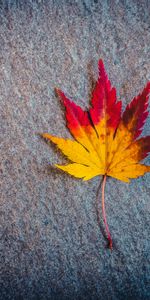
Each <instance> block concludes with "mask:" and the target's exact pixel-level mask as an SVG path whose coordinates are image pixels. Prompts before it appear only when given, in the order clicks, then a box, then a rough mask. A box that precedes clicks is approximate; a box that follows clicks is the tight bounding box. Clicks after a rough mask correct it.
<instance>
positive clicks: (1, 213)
mask: <svg viewBox="0 0 150 300" xmlns="http://www.w3.org/2000/svg"><path fill="white" fill-rule="evenodd" d="M148 2H149V1H144V0H143V1H136V0H134V1H117V0H116V1H98V0H95V1H88V0H84V1H78V0H76V1H58V0H57V1H46V0H45V1H44V0H43V1H42V0H41V1H31V0H29V1H25V0H24V1H23V0H22V1H19V0H18V1H17V0H9V1H0V92H1V93H0V111H1V119H0V122H1V125H0V128H1V159H2V165H1V178H2V186H1V187H2V188H1V200H0V206H1V207H0V224H1V228H0V230H1V235H0V251H1V252H0V275H1V276H0V286H1V287H0V299H2V300H3V299H11V300H13V299H24V300H30V299H35V300H36V299H49V300H50V299H54V300H55V299H62V300H63V299H69V300H70V299H94V300H96V299H99V300H101V299H106V300H107V299H108V300H109V299H113V300H117V299H118V300H120V299H133V300H134V299H136V300H144V299H146V300H148V299H150V293H149V292H150V290H149V289H148V281H149V278H150V267H149V266H150V251H149V250H150V247H149V241H148V239H149V232H150V231H149V211H150V204H149V198H150V183H149V180H150V174H147V175H145V176H144V177H141V178H139V179H136V180H133V181H132V183H131V184H125V183H123V182H120V181H117V180H115V179H111V178H110V179H108V181H107V186H106V209H107V217H108V222H109V226H110V230H111V232H112V236H113V239H114V243H115V245H114V250H113V251H112V252H110V251H109V250H108V249H107V248H106V241H105V239H104V237H103V234H102V231H101V230H100V228H99V226H98V222H97V213H96V204H95V201H96V189H97V186H98V184H99V180H100V179H99V178H94V179H92V180H91V181H88V182H85V183H84V182H82V181H80V180H76V179H74V178H72V177H71V176H69V175H67V174H64V173H63V172H61V171H58V170H55V169H53V168H52V165H53V164H54V163H56V162H59V163H63V162H66V159H65V158H64V157H63V156H62V155H61V154H60V153H59V151H57V150H56V149H55V147H53V146H52V145H50V146H49V145H47V144H46V143H45V142H44V141H43V140H42V139H41V138H40V137H39V136H38V133H39V132H44V131H49V132H51V133H53V134H56V135H59V136H62V137H70V134H69V132H68V131H67V129H66V127H65V119H64V110H63V108H62V106H61V104H60V102H59V99H58V98H57V97H56V95H55V93H54V87H56V86H57V87H60V88H61V89H63V90H64V91H65V92H66V93H67V95H68V96H70V97H71V98H72V99H73V100H74V101H75V102H76V103H78V104H80V105H81V106H82V107H83V108H87V107H88V105H89V100H90V95H91V89H92V88H93V84H94V82H95V79H96V77H97V62H98V59H99V58H100V57H101V58H103V60H104V62H105V66H106V69H107V71H108V74H109V76H110V79H111V81H112V83H113V85H115V86H116V87H117V91H118V97H119V98H121V99H122V100H123V107H125V105H126V104H127V103H129V101H130V100H131V99H132V97H133V96H134V95H136V94H137V93H138V92H139V91H140V90H141V89H142V88H143V86H144V85H145V84H146V82H147V81H148V79H150V71H149V70H150V6H149V4H148ZM149 126H150V119H148V121H147V123H146V126H145V128H144V134H150V131H149ZM147 163H150V159H147ZM99 209H100V207H99ZM100 212H101V209H100ZM101 225H102V226H103V223H102V221H101Z"/></svg>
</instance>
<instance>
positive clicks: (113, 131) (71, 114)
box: [42, 60, 150, 249]
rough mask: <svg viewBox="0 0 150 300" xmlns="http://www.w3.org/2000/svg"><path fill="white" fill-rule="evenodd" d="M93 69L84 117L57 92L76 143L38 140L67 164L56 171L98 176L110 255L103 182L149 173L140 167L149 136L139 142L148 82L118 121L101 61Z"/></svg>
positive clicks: (118, 106)
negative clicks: (49, 144) (47, 143)
mask: <svg viewBox="0 0 150 300" xmlns="http://www.w3.org/2000/svg"><path fill="white" fill-rule="evenodd" d="M98 66H99V77H98V80H97V82H96V86H95V88H94V91H93V94H92V100H91V107H90V109H89V110H88V111H83V110H82V109H81V107H79V106H77V105H76V104H75V103H74V102H72V101H70V100H69V99H68V98H67V97H66V96H65V94H64V93H63V92H62V91H61V90H58V89H57V93H58V95H59V96H60V98H61V100H62V102H63V104H64V106H65V109H66V120H67V127H68V129H69V130H70V132H71V134H72V135H73V137H74V139H75V140H71V139H63V138H61V137H56V136H53V135H50V134H49V133H44V134H42V137H44V138H46V139H47V140H50V141H52V142H53V143H54V144H56V145H57V147H58V148H59V149H60V150H61V151H62V152H63V154H64V155H65V156H66V157H67V158H68V159H69V160H70V161H72V163H69V164H67V165H56V167H57V168H59V169H61V170H63V171H65V172H67V173H69V174H71V175H73V176H74V177H77V178H82V179H83V180H89V179H91V178H93V177H95V176H97V175H103V183H102V212H103V219H104V224H105V228H106V233H107V239H108V242H109V248H110V249H112V238H111V235H110V231H109V228H108V224H107V219H106V213H105V203H104V190H105V184H106V176H111V177H114V178H116V179H119V180H122V181H124V182H130V179H132V178H137V177H138V176H141V175H144V174H145V173H146V172H150V166H146V165H144V164H141V163H139V162H140V161H141V160H143V159H144V158H145V157H146V156H147V155H148V153H149V152H150V136H147V137H141V138H139V139H138V137H139V135H140V134H141V132H142V128H143V125H144V123H145V120H146V118H147V116H148V111H147V108H148V98H149V94H150V82H148V83H147V85H146V87H145V88H144V89H143V91H142V93H140V94H139V95H138V96H136V97H135V98H134V99H133V100H132V101H131V103H130V104H128V105H127V107H126V109H125V111H124V113H123V114H122V116H121V106H122V102H121V101H117V96H116V89H115V88H114V87H112V86H111V83H110V81H109V79H108V76H107V74H106V71H105V68H104V64H103V62H102V60H99V64H98Z"/></svg>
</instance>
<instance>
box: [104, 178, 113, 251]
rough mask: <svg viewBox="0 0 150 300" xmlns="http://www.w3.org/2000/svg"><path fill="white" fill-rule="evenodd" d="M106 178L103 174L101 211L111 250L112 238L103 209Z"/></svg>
mask: <svg viewBox="0 0 150 300" xmlns="http://www.w3.org/2000/svg"><path fill="white" fill-rule="evenodd" d="M106 178H107V175H106V174H105V175H104V177H103V182H102V213H103V220H104V224H105V229H106V233H107V240H108V247H109V249H111V250H112V238H111V234H110V231H109V227H108V223H107V218H106V211H105V185H106Z"/></svg>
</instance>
